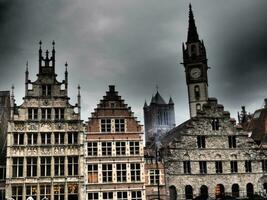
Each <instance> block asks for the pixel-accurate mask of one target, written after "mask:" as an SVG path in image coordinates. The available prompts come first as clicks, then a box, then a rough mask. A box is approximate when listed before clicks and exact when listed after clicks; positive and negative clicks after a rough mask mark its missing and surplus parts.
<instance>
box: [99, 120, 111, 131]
mask: <svg viewBox="0 0 267 200" xmlns="http://www.w3.org/2000/svg"><path fill="white" fill-rule="evenodd" d="M110 131H111V119H101V132H105V133H106V132H110Z"/></svg>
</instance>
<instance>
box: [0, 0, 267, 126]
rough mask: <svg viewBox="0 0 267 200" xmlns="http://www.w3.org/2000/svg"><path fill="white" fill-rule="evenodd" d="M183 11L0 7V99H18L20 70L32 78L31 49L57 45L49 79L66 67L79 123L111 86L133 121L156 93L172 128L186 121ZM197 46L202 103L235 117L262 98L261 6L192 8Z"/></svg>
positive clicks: (28, 3)
mask: <svg viewBox="0 0 267 200" xmlns="http://www.w3.org/2000/svg"><path fill="white" fill-rule="evenodd" d="M188 3H189V2H188V1H186V0H179V1H164V2H163V1H161V0H146V1H143V0H113V1H107V0H99V1H94V0H89V1H82V0H77V1H72V0H57V1H54V0H24V1H21V0H8V1H7V0H0V69H1V74H0V89H1V90H9V89H10V87H11V85H12V84H14V86H15V96H16V101H17V103H18V104H20V103H21V102H22V97H23V94H24V85H23V84H24V71H25V63H26V62H27V61H28V62H29V70H30V78H31V79H32V80H34V79H35V78H36V76H35V75H36V73H37V70H38V48H39V45H38V42H39V40H42V41H43V47H42V48H43V49H44V50H46V49H48V50H50V49H51V47H52V45H51V43H52V41H53V40H55V42H56V72H57V74H58V78H59V79H63V74H64V64H65V62H66V61H67V62H68V63H69V80H70V84H69V85H70V97H71V103H76V100H77V99H76V95H77V85H78V84H80V85H81V87H82V118H83V119H84V120H87V117H89V116H90V113H91V112H92V111H93V109H94V108H95V107H96V104H97V103H98V102H99V100H100V98H102V96H103V95H104V94H105V91H106V90H107V89H108V85H109V84H115V85H116V89H117V90H118V91H119V94H120V95H121V96H122V97H123V98H124V99H125V100H126V103H128V105H129V106H131V107H132V110H133V111H134V112H135V113H136V116H137V117H138V119H139V120H141V121H143V115H142V112H143V111H142V107H143V104H144V101H145V99H147V101H148V102H149V101H150V98H151V95H152V94H153V93H155V91H156V85H158V86H159V92H160V93H161V94H162V96H163V97H164V98H165V100H166V101H167V100H168V99H169V97H170V96H172V97H173V99H174V102H175V112H176V121H177V124H179V123H181V122H182V121H184V120H186V119H187V118H188V117H189V114H188V103H187V90H186V83H185V76H184V68H183V66H182V65H181V64H180V63H181V62H182V51H181V45H182V42H185V40H186V34H187V26H188V25H187V22H188ZM191 3H192V6H193V11H194V15H195V19H196V25H197V28H198V32H199V35H200V38H201V39H203V40H204V42H205V44H206V48H207V53H208V59H209V65H210V67H211V69H210V70H209V94H210V96H215V97H218V99H219V102H220V103H222V104H224V106H225V108H226V109H228V110H230V111H231V113H232V116H233V117H236V112H237V110H239V109H240V106H241V105H247V106H248V109H249V110H250V111H253V110H255V109H256V108H258V107H260V106H261V103H262V101H263V98H265V97H267V90H266V89H265V88H266V84H267V83H266V81H265V80H266V78H265V76H266V75H267V66H266V63H267V57H266V52H267V51H266V48H267V44H266V43H267V40H266V35H267V34H266V32H267V28H266V27H267V22H266V20H265V19H266V18H267V13H266V12H265V8H266V6H267V1H265V0H255V1H250V0H234V1H232V0H231V1H229V0H228V1H220V0H217V1H214V0H204V1H201V2H200V1H197V0H192V1H191Z"/></svg>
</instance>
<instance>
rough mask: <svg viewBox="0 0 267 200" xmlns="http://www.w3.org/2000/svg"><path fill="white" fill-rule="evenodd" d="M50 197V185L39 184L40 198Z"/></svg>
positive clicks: (41, 199)
mask: <svg viewBox="0 0 267 200" xmlns="http://www.w3.org/2000/svg"><path fill="white" fill-rule="evenodd" d="M45 198H47V199H51V186H50V185H40V200H43V199H45Z"/></svg>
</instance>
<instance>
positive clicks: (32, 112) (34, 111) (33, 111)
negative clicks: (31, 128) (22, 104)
mask: <svg viewBox="0 0 267 200" xmlns="http://www.w3.org/2000/svg"><path fill="white" fill-rule="evenodd" d="M28 119H29V120H38V108H28Z"/></svg>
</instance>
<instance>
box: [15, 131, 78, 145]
mask: <svg viewBox="0 0 267 200" xmlns="http://www.w3.org/2000/svg"><path fill="white" fill-rule="evenodd" d="M53 135H54V138H53V139H54V142H52V136H53ZM24 138H26V140H25V141H27V142H25V141H24ZM38 138H39V139H40V142H38ZM66 139H67V144H78V133H77V132H69V133H67V136H66V138H65V133H54V134H52V133H50V132H43V133H39V134H38V133H26V134H24V133H14V134H13V145H24V144H25V145H26V144H27V145H36V144H40V145H51V144H65V140H66Z"/></svg>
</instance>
